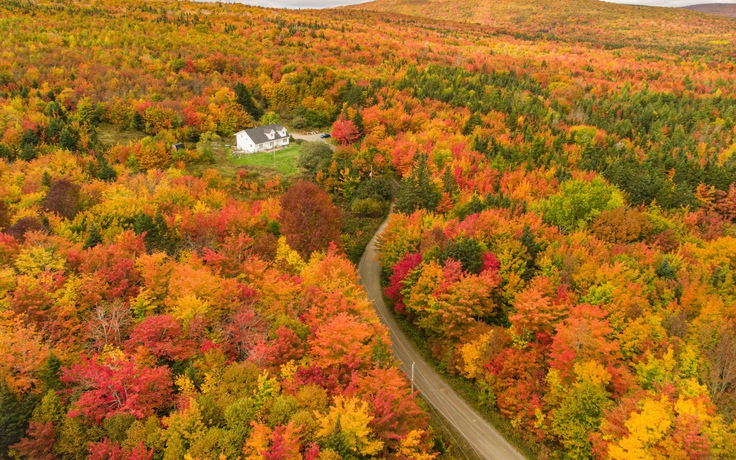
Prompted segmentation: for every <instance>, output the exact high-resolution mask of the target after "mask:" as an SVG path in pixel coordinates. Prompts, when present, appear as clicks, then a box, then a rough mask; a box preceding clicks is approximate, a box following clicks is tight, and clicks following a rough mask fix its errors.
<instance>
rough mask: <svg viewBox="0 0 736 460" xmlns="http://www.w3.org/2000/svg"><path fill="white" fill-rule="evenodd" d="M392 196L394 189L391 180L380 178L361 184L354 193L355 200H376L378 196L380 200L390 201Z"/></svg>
mask: <svg viewBox="0 0 736 460" xmlns="http://www.w3.org/2000/svg"><path fill="white" fill-rule="evenodd" d="M393 194H394V187H393V184H392V183H391V179H388V178H385V177H380V178H378V179H371V180H367V181H364V182H361V184H360V185H359V186H358V188H357V189H356V191H355V198H356V199H358V198H376V196H378V197H379V198H380V199H381V200H386V201H391V197H393Z"/></svg>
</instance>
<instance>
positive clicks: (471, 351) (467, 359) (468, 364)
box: [460, 331, 493, 379]
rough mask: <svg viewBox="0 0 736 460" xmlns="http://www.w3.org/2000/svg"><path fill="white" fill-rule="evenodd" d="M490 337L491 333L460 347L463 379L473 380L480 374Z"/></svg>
mask: <svg viewBox="0 0 736 460" xmlns="http://www.w3.org/2000/svg"><path fill="white" fill-rule="evenodd" d="M492 337H493V331H491V332H488V333H486V334H483V335H482V336H480V337H479V338H478V339H476V340H474V341H472V342H468V343H466V344H465V345H463V346H462V348H461V349H460V354H461V355H462V357H463V367H462V369H461V373H462V374H463V375H464V376H465V377H467V378H469V379H474V378H476V377H478V376H479V375H480V374H481V371H482V370H483V361H484V360H485V359H486V356H485V354H486V353H485V352H486V350H487V347H488V344H489V343H490V341H491V338H492Z"/></svg>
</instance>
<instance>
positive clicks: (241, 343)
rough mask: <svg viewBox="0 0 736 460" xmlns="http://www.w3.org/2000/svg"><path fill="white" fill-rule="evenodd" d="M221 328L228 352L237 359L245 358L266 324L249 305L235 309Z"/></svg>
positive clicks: (264, 332) (260, 338)
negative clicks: (228, 348)
mask: <svg viewBox="0 0 736 460" xmlns="http://www.w3.org/2000/svg"><path fill="white" fill-rule="evenodd" d="M223 329H224V331H223V332H224V334H225V337H226V338H227V345H228V346H229V347H230V354H231V355H232V356H233V357H235V358H237V359H245V358H247V357H248V356H249V355H250V353H251V351H252V350H253V348H254V347H255V346H256V344H258V343H259V342H262V341H263V339H264V337H265V334H266V324H265V323H264V322H263V319H261V317H260V316H258V314H257V313H256V312H255V311H254V310H253V309H252V308H250V307H241V308H240V309H239V310H237V311H236V312H235V313H234V314H233V315H232V316H230V320H229V321H228V322H227V323H226V324H225V326H224V328H223Z"/></svg>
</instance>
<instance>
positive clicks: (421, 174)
mask: <svg viewBox="0 0 736 460" xmlns="http://www.w3.org/2000/svg"><path fill="white" fill-rule="evenodd" d="M441 196H442V194H441V192H440V189H439V187H438V186H437V184H435V183H434V181H433V180H432V177H431V175H430V172H429V164H428V158H427V155H426V154H421V155H419V157H418V158H417V161H416V164H415V166H414V168H413V169H412V171H411V173H410V174H409V175H408V176H407V177H405V178H404V179H403V180H402V181H401V184H400V185H399V192H398V194H397V196H396V209H397V210H398V211H400V212H404V213H411V212H414V211H416V210H417V209H426V210H428V211H434V210H436V209H437V205H438V204H439V202H440V198H441Z"/></svg>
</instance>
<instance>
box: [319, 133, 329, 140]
mask: <svg viewBox="0 0 736 460" xmlns="http://www.w3.org/2000/svg"><path fill="white" fill-rule="evenodd" d="M319 137H320V139H327V138H328V137H332V136H330V133H324V134H322V135H321V136H319Z"/></svg>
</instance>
